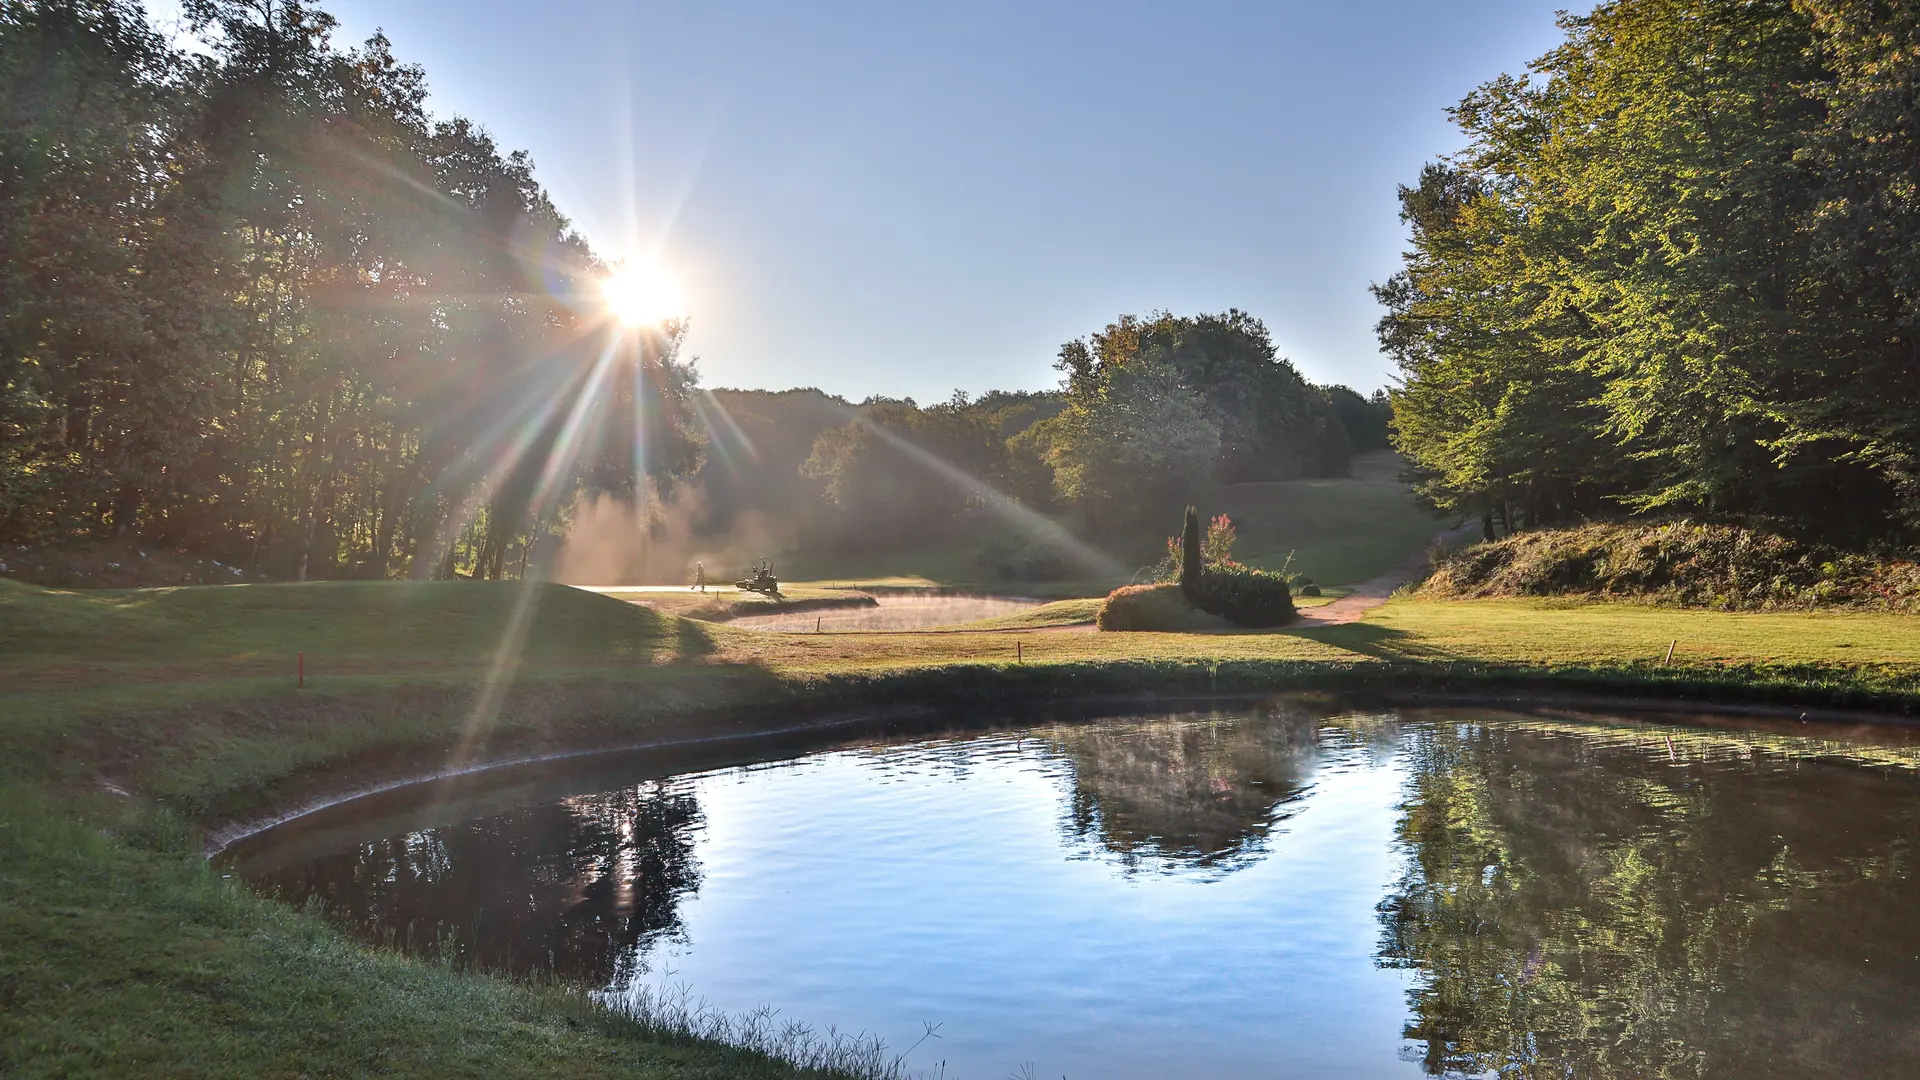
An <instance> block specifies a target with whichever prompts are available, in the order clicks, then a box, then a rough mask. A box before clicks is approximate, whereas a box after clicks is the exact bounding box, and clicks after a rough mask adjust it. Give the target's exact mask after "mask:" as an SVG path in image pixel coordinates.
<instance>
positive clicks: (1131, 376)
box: [1041, 359, 1220, 535]
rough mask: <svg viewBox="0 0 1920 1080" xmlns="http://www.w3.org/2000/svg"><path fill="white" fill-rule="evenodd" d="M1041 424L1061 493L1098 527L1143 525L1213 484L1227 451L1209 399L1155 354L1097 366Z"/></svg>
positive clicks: (1096, 529) (1097, 529)
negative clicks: (1218, 463) (1061, 408)
mask: <svg viewBox="0 0 1920 1080" xmlns="http://www.w3.org/2000/svg"><path fill="white" fill-rule="evenodd" d="M1041 426H1042V427H1043V428H1044V429H1045V437H1046V438H1047V439H1048V454H1049V459H1050V463H1051V464H1052V466H1053V471H1054V483H1055V485H1056V488H1057V490H1058V491H1059V493H1060V496H1061V497H1062V498H1063V499H1065V500H1067V501H1068V502H1070V503H1073V504H1075V505H1076V506H1078V507H1079V509H1080V510H1081V512H1082V513H1083V514H1084V515H1085V517H1086V519H1087V522H1088V525H1089V526H1090V528H1091V529H1092V531H1093V532H1094V533H1095V534H1096V535H1098V534H1100V533H1103V532H1107V531H1110V530H1115V529H1127V528H1131V527H1134V526H1137V525H1138V524H1140V523H1141V522H1143V521H1144V520H1145V519H1146V518H1147V516H1148V515H1149V514H1151V513H1152V511H1153V509H1154V508H1155V507H1164V506H1166V505H1167V504H1168V503H1170V502H1173V501H1174V500H1175V499H1178V498H1180V497H1181V496H1183V495H1185V494H1186V493H1187V492H1189V491H1192V490H1193V489H1194V488H1196V487H1199V486H1202V485H1204V484H1206V483H1207V480H1208V476H1209V473H1210V472H1211V470H1212V468H1213V465H1214V461H1215V458H1216V457H1217V455H1218V454H1219V452H1220V429H1219V427H1218V426H1217V425H1215V424H1214V422H1213V421H1212V420H1211V419H1209V418H1208V416H1207V406H1206V401H1205V399H1204V398H1202V397H1201V396H1200V395H1199V394H1197V393H1195V392H1194V391H1192V390H1190V389H1188V388H1187V387H1186V386H1185V385H1183V384H1182V383H1181V381H1180V375H1179V373H1178V372H1177V371H1176V370H1175V369H1174V368H1173V367H1172V366H1171V365H1169V364H1167V363H1164V362H1161V361H1158V360H1154V359H1140V360H1137V361H1135V362H1132V363H1129V364H1126V365H1121V366H1105V367H1102V368H1100V369H1099V370H1098V371H1096V372H1091V373H1090V374H1089V375H1088V377H1087V378H1086V379H1085V380H1082V381H1079V382H1078V383H1077V385H1076V386H1075V388H1074V389H1073V390H1072V391H1070V392H1069V402H1068V405H1067V408H1066V410H1065V411H1063V412H1062V413H1061V414H1060V415H1059V416H1056V417H1054V418H1053V419H1051V420H1048V421H1045V422H1044V423H1043V424H1042V425H1041Z"/></svg>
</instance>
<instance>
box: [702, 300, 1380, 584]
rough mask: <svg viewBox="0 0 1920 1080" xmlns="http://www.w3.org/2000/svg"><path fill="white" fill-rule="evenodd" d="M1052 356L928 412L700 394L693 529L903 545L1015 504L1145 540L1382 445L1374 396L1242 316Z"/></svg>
mask: <svg viewBox="0 0 1920 1080" xmlns="http://www.w3.org/2000/svg"><path fill="white" fill-rule="evenodd" d="M1055 366H1056V367H1057V369H1058V370H1059V371H1060V372H1061V373H1062V376H1063V378H1062V385H1061V388H1060V389H1059V390H1054V391H1037V392H1007V391H997V390H996V391H991V392H989V393H986V394H983V395H981V396H979V397H977V398H974V397H969V396H968V395H966V394H964V393H958V392H956V393H955V394H954V396H953V397H952V398H950V399H948V400H946V401H943V402H937V403H934V404H931V405H925V406H922V405H919V404H918V403H916V402H914V401H913V400H911V399H890V398H877V397H876V398H869V399H867V400H866V401H863V402H860V403H857V404H855V403H850V402H847V401H844V400H842V399H839V398H835V397H832V396H830V395H827V394H824V393H821V392H820V391H818V390H791V391H781V392H778V393H774V392H767V391H739V390H716V391H712V392H711V393H708V394H705V395H703V401H704V406H703V407H704V408H705V410H706V411H707V412H708V414H709V415H708V417H707V427H708V429H709V446H708V459H707V462H706V464H705V465H704V466H703V467H702V469H701V472H700V474H699V475H698V476H697V477H696V478H695V480H694V481H693V483H692V484H691V485H690V486H689V490H690V491H691V492H694V493H697V494H698V496H699V497H701V498H702V500H703V501H702V503H701V507H700V511H701V514H702V521H701V523H700V526H699V529H698V531H701V532H704V533H706V534H708V535H719V534H722V533H724V532H725V531H726V530H727V529H729V528H734V527H736V526H737V525H738V524H739V522H740V520H741V518H742V516H743V515H747V514H751V513H756V512H762V513H772V514H776V515H779V516H780V517H781V518H782V519H783V523H784V525H785V526H786V529H787V531H788V532H789V533H790V534H792V535H796V536H798V537H801V538H802V539H801V540H800V542H801V543H802V544H809V543H810V544H816V545H832V546H834V547H836V548H839V549H843V550H844V549H851V550H860V549H865V550H885V549H899V548H903V547H911V546H914V545H917V544H924V543H927V542H929V541H934V540H938V539H941V538H949V537H951V536H952V535H953V531H954V527H955V524H956V522H957V521H960V520H962V519H965V518H967V517H968V516H969V515H970V514H977V513H978V512H980V511H982V510H984V509H987V508H988V507H989V506H990V505H991V504H993V503H995V502H1000V501H1012V502H1017V503H1019V504H1020V505H1021V506H1023V507H1024V508H1026V509H1029V510H1033V511H1037V512H1043V513H1049V514H1053V515H1056V516H1059V517H1062V518H1065V519H1067V520H1069V521H1071V522H1072V523H1073V524H1074V525H1075V526H1076V527H1077V529H1078V531H1080V532H1082V533H1083V534H1085V535H1087V536H1089V537H1091V538H1093V539H1095V540H1096V541H1097V542H1104V543H1108V544H1112V545H1116V546H1118V547H1121V548H1128V547H1139V548H1141V550H1148V549H1151V548H1153V547H1154V546H1156V545H1158V544H1159V542H1160V540H1161V538H1162V537H1163V536H1164V534H1165V531H1166V528H1167V522H1168V520H1169V518H1170V516H1171V515H1175V514H1177V513H1178V508H1179V507H1180V506H1182V505H1184V504H1185V503H1187V502H1189V501H1191V500H1192V499H1193V497H1194V496H1195V493H1196V492H1199V491H1203V490H1206V489H1207V488H1209V487H1212V486H1215V485H1219V484H1228V483H1240V482H1246V481H1264V480H1289V479H1297V478H1302V477H1322V476H1340V475H1346V474H1347V473H1348V472H1349V466H1350V463H1351V460H1352V457H1353V455H1354V454H1355V453H1359V452H1367V451H1372V450H1379V449H1384V448H1386V446H1387V438H1388V433H1387V426H1388V414H1389V409H1388V405H1387V401H1386V397H1385V395H1384V393H1376V394H1375V395H1374V396H1373V397H1371V398H1368V397H1362V396H1361V395H1360V394H1358V393H1356V392H1355V391H1353V390H1351V389H1348V388H1347V387H1344V386H1316V385H1314V384H1312V383H1310V382H1308V381H1307V380H1306V379H1305V378H1304V377H1302V376H1301V374H1300V373H1299V371H1298V370H1297V369H1296V368H1295V367H1294V366H1293V365H1292V364H1291V363H1289V362H1288V361H1287V360H1286V359H1284V358H1282V357H1281V356H1279V355H1278V352H1277V351H1276V349H1275V348H1274V345H1273V342H1272V339H1271V335H1270V334H1269V333H1268V331H1267V329H1266V327H1265V326H1264V325H1263V324H1262V323H1261V322H1260V321H1259V320H1258V319H1256V318H1254V317H1252V316H1251V315H1248V314H1246V313H1245V312H1241V311H1228V312H1226V313H1223V314H1217V315H1208V314H1202V315H1196V316H1177V315H1171V314H1167V313H1156V314H1153V315H1150V316H1145V317H1141V316H1131V315H1129V316H1122V317H1121V318H1119V319H1117V320H1115V321H1114V322H1113V323H1111V324H1110V325H1108V326H1107V327H1105V328H1104V329H1102V330H1100V331H1098V332H1096V333H1094V334H1091V335H1089V336H1087V337H1085V338H1081V339H1077V340H1075V341H1071V342H1068V343H1066V344H1065V345H1063V346H1062V347H1061V349H1060V351H1059V355H1058V360H1057V363H1056V365H1055ZM796 462H797V463H798V468H797V469H796V468H795V463H796ZM1030 554H1031V556H1032V557H1033V558H1035V559H1039V560H1044V559H1046V558H1047V556H1046V555H1045V553H1043V552H1033V553H1030ZM1031 573H1032V576H1046V574H1045V573H1043V572H1041V568H1039V567H1035V568H1032V571H1031ZM1023 576H1024V575H1023Z"/></svg>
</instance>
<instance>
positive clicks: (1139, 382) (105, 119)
mask: <svg viewBox="0 0 1920 1080" xmlns="http://www.w3.org/2000/svg"><path fill="white" fill-rule="evenodd" d="M183 13H184V15H185V19H186V26H187V30H188V32H189V34H190V36H191V42H192V45H193V47H191V48H189V47H183V46H182V45H180V44H177V43H175V42H173V41H171V40H169V39H168V38H167V37H164V36H163V35H161V34H160V33H158V32H156V30H155V29H154V28H153V27H152V26H151V25H150V24H149V22H148V21H147V19H146V17H145V14H144V12H143V11H142V9H141V8H140V7H139V5H138V3H137V2H135V0H0V541H4V542H8V543H16V544H28V545H38V546H45V547H58V546H60V545H63V544H72V543H75V542H79V541H85V540H88V539H97V538H115V537H118V538H124V539H126V540H128V541H137V542H140V543H151V544H155V545H161V546H166V547H171V548H174V549H177V550H183V551H189V552H194V553H198V554H204V555H209V556H212V557H214V558H217V559H220V560H222V561H224V562H226V563H230V564H236V565H240V566H245V567H248V568H250V569H253V570H255V571H258V572H259V573H261V574H263V575H266V576H274V577H291V578H299V579H307V578H330V577H392V576H403V575H408V576H416V577H449V576H454V575H456V574H458V575H464V576H476V577H488V578H497V577H506V576H515V575H518V574H522V573H526V572H529V570H530V568H538V567H539V566H540V565H541V564H542V563H543V561H544V560H545V559H546V558H548V557H550V556H552V555H553V554H554V553H555V552H556V550H557V549H558V547H559V546H560V541H561V540H562V539H563V538H565V537H566V536H567V535H568V533H569V530H570V529H571V528H572V527H573V525H574V523H575V521H576V519H577V518H578V516H579V515H580V514H582V513H583V512H584V511H583V510H582V508H583V507H587V506H591V505H597V503H596V500H598V498H599V497H600V496H602V495H607V496H612V497H613V498H615V499H616V500H619V501H621V502H622V503H625V504H627V505H629V506H632V507H638V508H648V509H647V510H646V512H649V513H652V514H654V515H656V516H658V517H660V518H661V519H665V518H670V517H674V516H675V514H676V508H678V516H679V517H680V518H681V519H686V518H689V517H690V518H691V519H692V520H691V522H690V524H689V525H688V526H687V527H688V528H690V529H691V531H692V532H693V533H694V534H696V535H697V536H704V537H724V536H726V535H727V533H728V531H729V530H740V529H742V528H743V526H744V524H745V523H747V522H748V521H749V519H755V518H757V519H758V520H759V521H760V522H761V523H762V524H763V525H764V524H765V523H766V522H768V521H769V520H771V519H779V525H780V528H778V529H777V530H775V532H777V533H778V535H775V536H769V538H768V539H769V542H770V544H771V546H769V547H767V548H766V550H768V551H774V550H779V549H780V548H781V547H783V546H785V545H787V544H789V543H803V544H815V545H831V546H833V547H836V548H840V549H849V550H859V549H866V550H872V549H888V548H891V549H905V548H910V547H913V546H916V545H921V544H925V543H927V542H929V541H930V540H935V539H939V538H942V537H946V536H948V535H949V534H950V533H951V531H952V528H953V526H954V524H955V522H956V521H957V520H960V519H965V518H967V517H968V516H969V515H972V516H975V517H979V516H981V512H982V511H984V510H986V509H988V508H989V507H991V506H993V505H994V504H998V503H1017V504H1019V505H1020V506H1021V507H1023V508H1024V509H1026V510H1029V511H1032V512H1038V513H1045V514H1051V515H1054V516H1055V517H1057V518H1061V519H1064V520H1067V521H1068V522H1069V523H1070V524H1071V525H1072V526H1073V527H1074V528H1076V529H1078V530H1079V531H1082V532H1083V533H1085V534H1087V535H1088V536H1090V537H1091V538H1093V539H1094V540H1095V541H1096V542H1099V543H1116V544H1119V545H1121V546H1126V545H1127V544H1129V543H1130V542H1131V541H1133V540H1138V541H1140V542H1141V546H1142V547H1143V548H1151V547H1152V546H1154V545H1155V544H1157V542H1158V537H1159V536H1160V535H1162V534H1163V533H1164V530H1165V528H1166V527H1167V518H1168V516H1169V515H1170V514H1172V513H1175V512H1177V508H1178V507H1180V506H1183V505H1185V504H1187V503H1188V502H1191V501H1192V500H1193V498H1194V494H1195V491H1196V490H1197V489H1202V488H1205V487H1207V486H1209V485H1214V484H1221V483H1235V482H1241V481H1250V480H1280V479H1290V478H1295V477H1308V476H1329V475H1340V474H1343V473H1344V472H1346V471H1347V465H1348V461H1349V459H1350V458H1351V456H1352V454H1353V453H1355V452H1357V451H1366V450H1370V449H1377V448H1380V447H1383V446H1384V445H1385V442H1386V424H1387V414H1388V405H1387V403H1386V401H1385V398H1384V397H1382V396H1380V395H1377V394H1376V395H1375V396H1374V397H1372V398H1365V397H1362V396H1361V395H1359V394H1357V393H1355V392H1353V391H1352V390H1349V389H1347V388H1345V387H1337V386H1330V387H1322V386H1315V385H1313V384H1312V383H1310V382H1308V381H1307V380H1306V379H1305V378H1304V377H1302V376H1301V374H1300V373H1299V371H1298V370H1297V369H1296V368H1295V367H1294V366H1293V365H1292V364H1291V363H1289V362H1288V361H1287V360H1286V359H1284V358H1283V357H1280V356H1279V355H1278V353H1277V351H1276V349H1275V347H1274V345H1273V342H1272V340H1271V337H1270V335H1269V334H1268V331H1267V329H1266V327H1265V326H1264V325H1263V324H1261V323H1260V321H1259V320H1258V319H1255V318H1253V317H1252V316H1250V315H1248V314H1246V313H1244V312H1241V311H1228V312H1225V313H1222V314H1212V315H1210V314H1201V315H1195V316H1176V315H1171V314H1166V313H1155V314H1151V315H1147V316H1124V317H1121V318H1119V319H1117V320H1115V321H1114V322H1113V323H1112V324H1110V325H1108V326H1106V327H1105V328H1103V329H1102V330H1100V331H1098V332H1096V333H1093V334H1090V335H1088V336H1087V337H1085V338H1083V339H1080V340H1076V341H1073V342H1069V343H1067V344H1066V345H1064V346H1063V347H1062V348H1061V349H1060V351H1059V355H1058V361H1057V364H1056V367H1057V368H1058V370H1059V371H1060V372H1061V375H1062V384H1061V387H1060V389H1059V390H1056V391H1043V392H1022V393H1008V392H1001V391H995V392H990V393H987V394H985V395H982V396H980V397H977V398H970V397H968V396H966V395H963V394H956V395H955V396H954V397H953V398H952V399H951V400H949V401H945V402H940V403H936V404H932V405H927V406H922V405H920V404H918V403H916V402H914V401H912V400H905V399H884V398H872V399H868V400H866V401H864V402H860V403H857V404H855V403H849V402H847V401H843V400H841V399H838V398H834V397H831V396H829V395H825V394H821V393H819V392H817V391H806V390H796V391H785V392H780V393H768V392H758V391H716V392H708V391H704V390H701V389H700V388H699V387H698V382H697V376H696V372H695V369H694V365H693V363H692V362H691V361H690V360H687V359H684V358H683V357H682V355H681V351H682V350H681V346H682V342H683V340H684V337H685V331H686V325H685V324H684V323H672V324H668V325H666V326H664V327H662V328H660V329H658V330H657V331H647V332H643V333H630V332H628V333H623V332H621V331H619V329H618V328H617V327H615V326H613V325H612V323H611V320H609V319H608V318H607V316H606V313H605V310H604V309H605V305H604V303H603V302H602V301H601V298H600V297H599V296H598V295H597V282H598V281H599V280H600V279H601V277H602V276H604V274H605V273H606V272H607V269H608V268H607V267H606V266H605V265H604V264H603V262H602V261H601V259H600V258H599V257H598V256H596V255H595V253H594V252H593V251H592V249H591V247H590V246H589V245H588V243H587V242H586V240H585V239H584V238H582V237H581V236H580V235H579V234H578V233H577V232H576V231H575V230H574V229H573V228H572V227H571V225H570V224H569V222H568V221H567V220H566V219H565V218H564V217H563V216H562V215H561V214H560V213H559V212H558V211H557V210H556V209H555V207H554V204H553V202H552V200H551V199H550V198H549V197H548V195H547V193H546V192H545V191H544V190H543V189H542V187H541V186H540V184H539V182H538V181H537V180H536V179H535V176H534V169H533V164H532V162H531V161H530V160H529V159H528V157H527V156H526V155H525V154H524V153H519V152H509V151H506V150H503V149H501V148H500V147H499V146H497V145H496V144H495V142H494V141H493V139H492V138H491V137H490V136H489V135H488V134H487V133H486V131H485V130H484V128H482V127H481V126H480V125H478V124H476V123H474V122H473V121H471V120H468V119H464V118H460V117H436V116H435V115H433V114H431V113H430V112H429V111H428V109H427V105H426V101H427V84H426V76H425V73H424V72H423V71H422V70H421V69H420V68H419V67H417V66H414V65H410V64H407V63H404V62H402V61H401V60H400V59H398V58H397V57H396V56H395V55H394V54H393V51H392V49H391V46H390V44H389V42H388V41H387V40H386V39H385V38H384V37H382V36H380V35H377V34H376V35H375V36H374V37H372V38H371V39H369V40H368V41H366V42H364V43H361V44H359V45H356V46H351V47H348V46H343V45H341V44H339V43H337V42H336V41H335V30H336V24H335V21H334V20H333V19H332V18H331V17H330V16H329V15H327V14H326V13H325V12H324V11H322V10H321V9H319V8H318V7H315V6H313V5H311V4H308V3H305V2H304V0H187V2H186V3H185V4H184V6H183ZM662 527H664V526H662ZM764 531H765V530H763V533H764ZM550 541H551V542H550ZM695 549H696V550H697V549H698V545H695ZM1019 554H1020V553H1014V556H1019ZM1029 554H1032V555H1033V557H1034V558H1036V559H1042V560H1044V559H1045V558H1046V557H1047V556H1046V555H1045V553H1041V552H1035V553H1029ZM1016 561H1018V560H1017V558H1016ZM1031 569H1034V570H1035V571H1036V572H1037V570H1038V568H1037V567H1036V568H1031Z"/></svg>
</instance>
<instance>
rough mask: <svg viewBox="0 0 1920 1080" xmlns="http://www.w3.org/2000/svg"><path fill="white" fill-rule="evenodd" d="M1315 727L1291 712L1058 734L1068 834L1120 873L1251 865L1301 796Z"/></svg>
mask: <svg viewBox="0 0 1920 1080" xmlns="http://www.w3.org/2000/svg"><path fill="white" fill-rule="evenodd" d="M1318 728H1319V720H1318V718H1317V717H1316V716H1314V715H1313V714H1311V713H1309V712H1306V711H1304V710H1302V709H1299V708H1283V707H1280V706H1270V707H1265V708H1259V709H1255V710H1252V711H1251V712H1250V713H1239V714H1224V713H1212V714H1193V715H1190V716H1179V717H1169V718H1165V719H1161V720H1156V721H1154V722H1150V723H1122V722H1110V723H1106V724H1097V725H1071V726H1060V727H1056V728H1053V729H1050V730H1049V731H1048V732H1047V736H1046V740H1047V743H1048V745H1050V746H1051V747H1052V748H1053V749H1054V750H1055V751H1056V752H1058V753H1059V754H1061V755H1062V756H1064V757H1065V758H1066V759H1067V760H1068V761H1070V762H1071V763H1072V765H1073V789H1072V791H1071V792H1070V794H1069V796H1068V800H1067V831H1068V833H1069V834H1070V835H1071V836H1072V837H1073V838H1075V839H1076V840H1078V841H1081V842H1082V843H1088V844H1097V845H1099V846H1100V847H1101V848H1103V849H1105V850H1106V851H1108V852H1110V853H1112V854H1113V855H1114V856H1116V857H1117V858H1118V860H1119V862H1120V864H1121V865H1122V866H1124V867H1125V868H1126V869H1127V870H1128V871H1129V872H1133V871H1139V870H1143V869H1146V870H1158V871H1163V872H1191V871H1193V870H1196V869H1197V870H1207V871H1214V872H1225V871H1228V870H1232V869H1235V868H1238V867H1241V866H1245V865H1248V864H1249V863H1251V862H1253V861H1255V860H1257V859H1259V858H1260V856H1261V855H1262V854H1264V853H1265V851H1266V849H1267V836H1268V831H1269V830H1270V829H1271V828H1272V827H1273V826H1274V825H1275V824H1277V823H1279V822H1280V821H1282V820H1284V819H1285V818H1286V817H1288V816H1289V815H1290V814H1291V813H1292V812H1293V811H1294V810H1295V809H1297V805H1296V804H1298V802H1299V800H1300V799H1301V798H1302V797H1303V796H1304V795H1305V794H1306V792H1307V790H1308V787H1309V779H1310V777H1311V775H1312V773H1313V769H1314V766H1315V764H1316V763H1317V760H1318V757H1319V746H1320V744H1319V739H1318Z"/></svg>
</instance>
